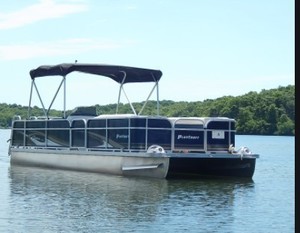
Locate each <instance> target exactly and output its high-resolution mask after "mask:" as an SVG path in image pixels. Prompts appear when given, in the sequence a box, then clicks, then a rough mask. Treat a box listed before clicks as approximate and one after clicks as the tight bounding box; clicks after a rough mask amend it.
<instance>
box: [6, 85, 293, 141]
mask: <svg viewBox="0 0 300 233" xmlns="http://www.w3.org/2000/svg"><path fill="white" fill-rule="evenodd" d="M143 104H144V102H140V103H132V105H133V106H134V108H135V109H137V110H139V109H141V108H142V106H143ZM95 107H96V110H97V114H113V113H115V111H116V104H108V105H96V106H95ZM71 111H72V110H69V111H68V112H67V113H68V114H69V113H70V112H71ZM130 111H131V108H130V105H129V104H120V105H119V111H118V113H128V112H130ZM31 113H32V115H35V116H41V115H44V114H43V110H42V109H41V108H39V107H37V106H34V107H33V108H32V109H31ZM142 114H143V115H156V114H157V112H156V101H149V102H148V103H147V105H146V107H145V108H144V110H143V112H142ZM15 115H20V116H21V117H22V118H27V115H28V107H27V106H21V105H17V104H5V103H2V104H0V127H1V128H8V127H10V126H11V122H12V118H13V117H14V116H15ZM50 115H51V116H58V117H61V116H62V112H61V111H58V110H51V111H50ZM160 115H162V116H167V117H219V116H222V117H229V118H234V119H235V120H236V130H237V134H247V135H289V136H294V135H295V86H294V85H289V86H286V87H281V86H280V87H278V88H275V89H270V90H262V91H260V92H259V93H257V92H249V93H247V94H245V95H241V96H237V97H233V96H224V97H220V98H217V99H206V100H204V101H195V102H186V101H179V102H174V101H172V100H162V101H160Z"/></svg>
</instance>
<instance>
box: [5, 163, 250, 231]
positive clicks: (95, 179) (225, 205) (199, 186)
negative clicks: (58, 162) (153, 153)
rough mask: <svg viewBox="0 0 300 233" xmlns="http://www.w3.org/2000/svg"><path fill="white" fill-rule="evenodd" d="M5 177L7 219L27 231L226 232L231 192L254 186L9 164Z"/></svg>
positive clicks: (235, 193) (245, 182)
mask: <svg viewBox="0 0 300 233" xmlns="http://www.w3.org/2000/svg"><path fill="white" fill-rule="evenodd" d="M9 178H10V209H9V210H10V211H11V212H10V213H9V215H10V218H11V221H13V222H14V223H17V224H14V225H17V226H19V227H20V229H18V230H20V231H26V227H29V226H31V228H30V232H35V231H36V232H37V231H43V232H45V231H49V232H51V231H52V232H53V231H55V232H58V231H59V232H64V231H65V232H70V231H85V232H95V231H99V229H102V230H109V231H110V232H112V229H115V230H116V232H118V229H123V231H129V230H130V231H131V230H133V228H134V229H135V230H144V231H145V230H148V231H151V230H155V229H157V227H159V229H160V230H162V231H171V229H172V231H174V230H175V231H176V230H177V231H179V230H180V231H182V230H186V229H190V227H191V226H193V229H195V230H196V231H197V232H198V231H200V230H208V229H210V228H211V227H212V228H213V227H215V226H219V227H220V230H224V231H228V230H229V231H230V229H231V226H232V224H233V222H234V218H235V216H234V208H235V206H236V205H237V203H235V197H236V196H239V197H240V196H241V195H244V194H245V193H248V195H249V191H250V192H251V190H253V189H254V183H253V181H252V180H250V181H249V180H232V179H225V180H223V179H222V180H221V179H218V180H214V179H209V180H163V179H145V178H134V177H130V178H128V177H119V176H111V175H102V174H94V173H83V172H72V171H63V170H50V169H42V168H29V167H20V166H15V165H14V166H11V167H10V169H9ZM25 213H27V214H28V215H27V214H25ZM24 214H25V216H24ZM204 221H205V224H203V222H204ZM166 223H167V224H166ZM21 226H22V227H21ZM24 227H25V229H24ZM32 227H33V228H32ZM16 232H18V231H16Z"/></svg>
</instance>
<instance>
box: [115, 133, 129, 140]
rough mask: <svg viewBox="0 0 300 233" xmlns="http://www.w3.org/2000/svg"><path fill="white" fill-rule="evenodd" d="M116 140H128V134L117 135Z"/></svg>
mask: <svg viewBox="0 0 300 233" xmlns="http://www.w3.org/2000/svg"><path fill="white" fill-rule="evenodd" d="M116 138H117V139H118V138H120V139H127V138H128V135H126V134H117V135H116Z"/></svg>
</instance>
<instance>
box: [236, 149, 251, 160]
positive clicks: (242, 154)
mask: <svg viewBox="0 0 300 233" xmlns="http://www.w3.org/2000/svg"><path fill="white" fill-rule="evenodd" d="M237 154H240V156H241V160H242V159H243V156H244V155H250V154H252V152H251V151H250V150H249V148H248V147H246V146H243V147H241V148H240V149H238V151H237Z"/></svg>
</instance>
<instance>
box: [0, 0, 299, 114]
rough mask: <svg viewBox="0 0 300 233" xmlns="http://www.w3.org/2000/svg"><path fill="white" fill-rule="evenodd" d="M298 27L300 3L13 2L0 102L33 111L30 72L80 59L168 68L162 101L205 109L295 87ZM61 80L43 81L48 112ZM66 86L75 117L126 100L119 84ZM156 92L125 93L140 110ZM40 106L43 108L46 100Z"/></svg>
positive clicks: (4, 17)
mask: <svg viewBox="0 0 300 233" xmlns="http://www.w3.org/2000/svg"><path fill="white" fill-rule="evenodd" d="M294 18H295V6H294V1H292V0H262V1H261V0H189V1H182V0H181V1H179V0H156V1H146V0H40V1H38V0H36V1H33V0H32V1H31V0H26V1H6V2H5V5H4V4H3V3H2V4H1V7H0V66H1V80H2V81H1V85H0V103H8V104H14V103H16V104H21V105H25V106H27V105H28V101H29V93H30V84H31V83H30V82H31V81H30V77H29V71H30V70H31V69H33V68H36V67H38V66H40V65H55V64H59V63H69V62H74V61H75V60H78V62H80V63H105V64H114V65H128V66H134V67H142V68H153V69H160V70H161V71H162V72H163V77H162V79H161V81H160V86H159V90H160V99H161V100H174V101H203V100H205V99H215V98H218V97H222V96H228V95H231V96H239V95H243V94H246V93H248V92H249V91H257V92H260V91H261V90H262V89H272V88H277V87H279V86H287V85H290V84H291V85H294V84H295V72H294V71H295V33H294V32H295V23H294ZM60 80H61V79H60V78H59V77H50V78H49V77H47V78H44V79H41V80H39V82H37V85H38V87H39V89H40V93H41V96H42V98H43V99H44V103H45V105H48V104H50V102H51V100H52V97H53V95H54V93H55V91H56V89H57V86H58V84H59V82H60ZM67 82H68V89H67V96H68V98H67V109H72V108H74V107H76V106H82V105H94V104H100V105H104V104H110V103H116V101H117V94H118V85H117V84H116V83H114V82H113V81H112V80H110V79H107V78H104V77H100V78H99V77H87V76H84V77H81V76H79V75H75V74H74V75H71V76H70V78H69V79H68V80H67ZM126 88H127V89H126ZM151 88H152V86H150V87H148V86H140V85H138V86H130V87H129V86H128V87H127V86H125V89H126V90H127V93H128V96H129V98H130V99H131V100H132V101H133V102H135V101H143V100H145V99H146V97H147V96H148V89H149V90H150V89H151ZM61 99H62V95H61V94H60V95H59V96H58V97H57V100H56V102H55V103H54V105H53V107H54V108H56V109H60V108H61V106H62V105H61V103H62V101H61ZM124 102H126V101H124ZM33 104H34V105H38V106H40V105H39V101H38V100H37V98H36V99H34V100H33Z"/></svg>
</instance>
